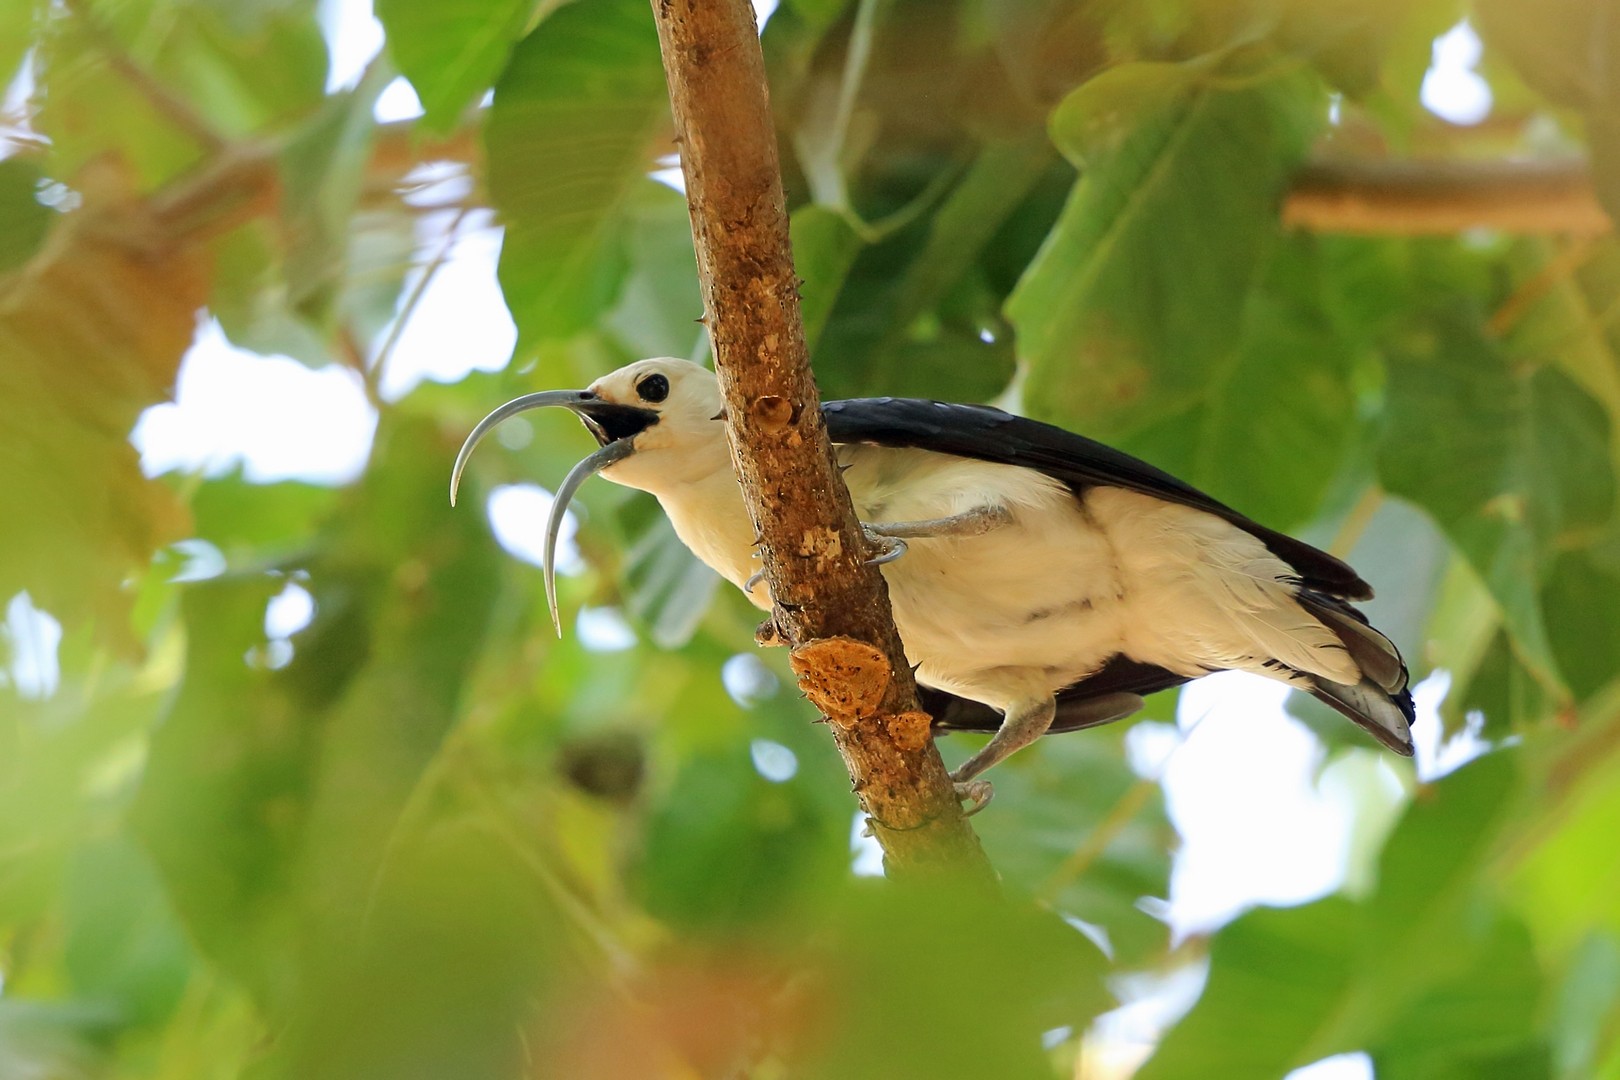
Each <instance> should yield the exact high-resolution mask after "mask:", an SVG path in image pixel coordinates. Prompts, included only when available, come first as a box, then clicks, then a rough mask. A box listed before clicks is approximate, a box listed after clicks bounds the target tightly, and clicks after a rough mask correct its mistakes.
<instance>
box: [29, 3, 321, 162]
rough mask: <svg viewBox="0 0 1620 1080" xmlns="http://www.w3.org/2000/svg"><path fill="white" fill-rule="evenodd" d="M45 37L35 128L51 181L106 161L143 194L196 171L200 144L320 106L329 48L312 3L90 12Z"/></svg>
mask: <svg viewBox="0 0 1620 1080" xmlns="http://www.w3.org/2000/svg"><path fill="white" fill-rule="evenodd" d="M84 9H85V10H83V11H80V12H79V13H78V17H76V18H71V19H54V20H52V21H51V28H52V29H51V32H50V33H49V34H47V35H46V37H45V48H44V50H43V53H42V60H43V64H42V67H43V70H44V73H45V75H46V77H47V79H48V86H49V92H48V93H46V94H43V95H42V98H43V102H44V104H43V106H42V108H41V110H40V116H39V126H40V129H41V131H43V132H44V133H46V134H48V135H49V136H50V138H51V165H50V171H51V173H52V174H53V175H55V176H57V177H59V178H61V179H64V180H67V181H69V182H74V181H75V180H76V177H77V175H78V173H79V170H80V169H82V168H84V167H85V165H87V164H88V163H89V162H91V161H93V160H94V159H96V158H98V157H101V156H103V155H106V154H108V153H109V152H111V153H116V154H118V155H119V156H120V157H121V158H122V159H123V160H125V161H127V162H129V163H130V164H132V165H134V166H135V168H136V170H137V174H138V175H139V177H140V179H141V183H142V186H143V187H145V188H151V187H155V186H157V185H158V184H160V183H162V182H163V181H165V180H169V179H172V178H174V177H175V176H177V175H178V174H179V173H180V172H181V171H183V170H184V169H186V168H187V167H189V166H192V165H194V164H196V163H197V161H198V160H199V158H200V157H201V155H202V152H203V151H205V150H207V149H208V148H209V147H208V146H207V145H206V144H204V143H203V142H201V141H199V140H200V139H202V138H203V133H207V134H208V137H210V138H213V137H218V138H230V137H241V136H248V135H254V134H258V133H260V132H261V131H262V130H263V129H264V128H265V127H266V126H267V125H270V124H272V123H274V122H278V121H284V120H287V119H289V118H292V117H296V116H299V115H301V114H303V113H304V112H306V111H308V110H311V109H313V108H315V107H316V106H317V105H318V104H319V103H320V101H321V97H322V91H323V88H324V86H323V84H324V81H325V76H326V46H325V43H324V42H323V40H322V37H321V33H320V29H319V27H318V26H317V25H316V23H315V18H314V5H313V4H312V3H304V2H298V3H287V4H280V3H277V4H269V5H253V4H246V5H229V6H226V5H214V4H210V3H201V2H198V3H187V2H184V0H176V2H162V3H160V2H156V0H139V2H132V3H118V2H109V0H87V3H86V4H85V5H84Z"/></svg>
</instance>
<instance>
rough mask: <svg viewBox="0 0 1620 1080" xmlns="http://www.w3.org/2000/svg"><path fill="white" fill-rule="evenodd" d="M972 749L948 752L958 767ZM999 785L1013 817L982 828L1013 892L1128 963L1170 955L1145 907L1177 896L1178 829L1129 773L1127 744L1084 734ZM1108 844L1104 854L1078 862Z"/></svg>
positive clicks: (999, 799) (1027, 759)
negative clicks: (1173, 863) (1096, 937)
mask: <svg viewBox="0 0 1620 1080" xmlns="http://www.w3.org/2000/svg"><path fill="white" fill-rule="evenodd" d="M967 741H968V740H967V739H966V738H964V737H954V738H951V739H949V740H945V741H943V742H942V743H941V749H942V750H943V751H944V752H945V753H946V755H947V759H948V760H950V761H953V762H954V761H956V760H958V759H959V758H961V757H963V756H965V754H966V750H967V747H966V745H965V744H966V743H967ZM995 785H996V805H997V806H998V807H1009V808H1011V809H1010V810H1007V811H1004V812H1003V813H1001V814H997V815H993V816H989V815H983V816H981V817H980V818H979V819H977V820H976V821H975V826H976V828H977V831H978V833H979V835H980V837H981V838H982V840H983V841H984V847H985V850H986V851H987V852H988V853H989V854H990V857H991V860H992V861H993V862H994V863H995V865H996V867H997V868H998V869H999V870H1000V871H1001V873H1002V874H1004V875H1005V876H1006V878H1007V881H1008V882H1009V883H1010V884H1011V885H1013V886H1015V887H1016V888H1018V889H1021V890H1025V891H1027V892H1029V893H1032V894H1036V895H1041V896H1042V897H1043V898H1045V899H1046V900H1048V902H1050V903H1051V904H1052V905H1053V906H1054V907H1056V908H1057V909H1058V910H1059V911H1061V912H1063V913H1064V914H1065V915H1071V916H1074V917H1076V918H1079V919H1083V920H1085V921H1086V922H1088V923H1090V924H1092V925H1094V926H1098V927H1101V928H1102V930H1103V932H1104V933H1105V934H1106V935H1107V938H1108V941H1109V946H1110V949H1111V952H1112V955H1113V956H1114V958H1115V959H1116V960H1117V961H1118V962H1120V963H1121V964H1126V965H1129V964H1132V963H1135V962H1138V961H1140V960H1142V959H1144V958H1146V957H1148V956H1151V955H1153V954H1154V953H1155V952H1156V951H1157V950H1159V949H1161V948H1162V947H1163V946H1164V943H1165V940H1166V936H1167V933H1168V931H1167V928H1166V927H1165V925H1164V923H1163V922H1162V921H1160V920H1159V919H1157V918H1155V917H1153V916H1152V915H1149V914H1148V913H1147V912H1146V911H1144V910H1143V908H1142V903H1143V901H1144V899H1148V898H1155V897H1165V896H1168V895H1169V893H1170V858H1169V848H1170V844H1171V840H1170V838H1171V836H1173V835H1174V830H1173V829H1172V828H1171V826H1170V822H1169V820H1168V819H1167V818H1166V817H1165V811H1164V797H1163V793H1162V792H1161V791H1160V790H1159V787H1158V785H1157V784H1154V783H1152V782H1150V781H1144V780H1141V779H1139V778H1138V777H1137V776H1136V774H1135V773H1133V772H1132V771H1131V769H1130V767H1129V766H1128V765H1127V764H1126V762H1125V755H1124V754H1123V753H1122V751H1121V745H1120V739H1118V738H1117V737H1116V738H1110V737H1108V733H1105V732H1084V733H1080V734H1075V735H1062V736H1055V737H1053V738H1049V739H1045V740H1042V742H1041V744H1040V746H1039V747H1038V748H1036V749H1034V750H1032V751H1031V752H1030V753H1029V754H1027V755H1025V756H1022V757H1020V758H1019V759H1018V760H1016V761H1014V762H1011V763H1009V765H1007V766H1006V767H1004V768H1001V769H998V770H996V773H995ZM1100 830H1101V831H1100ZM1102 837H1105V838H1106V839H1105V841H1104V842H1103V844H1102V846H1101V847H1100V848H1098V849H1097V850H1095V851H1094V852H1092V853H1091V854H1090V855H1089V856H1086V857H1084V858H1083V862H1082V863H1081V864H1075V863H1074V860H1075V859H1076V858H1077V856H1080V855H1081V854H1082V853H1084V852H1087V851H1089V850H1090V848H1091V845H1092V844H1093V843H1094V842H1095V841H1096V840H1098V839H1099V838H1102Z"/></svg>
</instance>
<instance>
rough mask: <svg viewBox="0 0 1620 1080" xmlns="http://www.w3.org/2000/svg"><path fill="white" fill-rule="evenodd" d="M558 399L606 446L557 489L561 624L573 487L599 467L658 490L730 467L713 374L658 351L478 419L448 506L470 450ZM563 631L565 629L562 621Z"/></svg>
mask: <svg viewBox="0 0 1620 1080" xmlns="http://www.w3.org/2000/svg"><path fill="white" fill-rule="evenodd" d="M551 405H558V406H561V407H563V408H566V409H572V410H573V411H574V413H575V415H577V416H578V417H579V418H580V420H581V421H582V422H583V423H584V424H585V427H586V429H587V430H588V431H589V432H590V433H591V434H592V435H594V436H596V441H597V442H598V443H600V444H601V449H600V450H597V451H596V453H594V454H591V455H590V456H589V457H587V458H586V459H585V460H583V461H581V462H580V463H579V464H578V465H575V466H574V467H573V468H572V469H571V470H569V472H568V475H567V477H565V478H564V479H563V482H562V484H561V485H560V486H559V487H558V488H557V497H556V499H554V500H553V501H552V504H551V520H550V521H548V522H547V523H546V548H545V568H544V569H545V579H546V599H547V600H548V601H549V602H550V604H551V618H552V622H553V623H554V624H556V623H557V588H556V580H555V576H554V573H553V566H554V558H553V556H554V554H555V551H556V546H557V533H558V531H559V530H560V529H561V528H562V519H563V512H564V511H565V510H567V509H568V503H569V501H570V500H571V499H572V498H573V497H574V492H576V491H578V490H579V486H580V485H581V484H583V483H584V482H585V481H586V479H588V478H589V477H591V476H592V475H594V474H596V473H601V474H602V475H603V476H605V477H607V478H608V479H609V480H612V481H613V482H614V483H617V484H623V485H625V486H626V487H633V488H640V489H641V490H643V491H650V492H652V493H653V494H655V495H657V494H660V493H663V492H670V491H674V490H675V489H677V488H679V487H681V486H683V485H687V484H694V483H697V482H699V481H701V480H705V479H707V478H709V477H710V476H713V475H714V474H715V473H716V472H718V471H720V470H726V471H728V472H729V470H730V468H731V462H730V458H729V456H728V452H727V449H726V433H725V427H724V425H723V424H722V422H721V417H720V409H721V399H720V386H719V383H717V382H716V381H715V377H714V372H712V371H710V370H709V369H708V368H705V367H700V366H699V365H697V364H693V363H690V362H688V361H686V360H676V359H674V358H673V357H668V356H661V357H657V358H655V359H652V360H637V361H636V362H635V363H633V364H628V365H626V366H625V367H622V368H620V369H619V370H618V371H613V372H609V373H608V374H606V375H604V376H602V377H601V378H600V379H597V380H596V381H595V382H593V383H592V384H591V385H590V386H588V387H586V388H585V389H584V390H543V391H541V392H540V393H537V394H525V395H524V396H522V397H520V398H515V399H513V400H512V401H508V402H507V403H506V404H505V405H502V406H501V407H500V408H498V409H496V410H495V411H494V412H492V413H490V414H489V415H488V416H486V417H484V418H483V419H482V420H480V421H479V422H478V425H477V426H476V427H474V428H473V429H472V433H471V434H470V435H468V436H467V441H466V442H464V443H462V445H461V452H460V453H459V454H457V455H456V464H455V467H454V468H453V469H452V471H451V473H450V504H451V505H452V506H454V505H455V502H456V489H457V487H458V485H459V484H460V482H461V471H462V469H464V468H465V467H466V465H467V459H468V458H469V457H471V456H472V452H473V448H474V447H476V446H477V445H478V442H479V440H480V439H482V438H483V437H484V436H485V435H486V434H487V433H488V432H490V431H491V430H492V429H493V428H495V426H496V425H498V424H499V423H500V422H501V421H503V420H505V419H506V418H507V417H510V416H515V415H517V414H518V413H520V412H527V411H528V410H530V409H539V408H544V407H546V406H551ZM557 632H558V634H561V633H562V627H561V625H560V624H557Z"/></svg>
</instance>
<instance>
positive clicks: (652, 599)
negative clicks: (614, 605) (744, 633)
mask: <svg viewBox="0 0 1620 1080" xmlns="http://www.w3.org/2000/svg"><path fill="white" fill-rule="evenodd" d="M624 583H625V589H626V596H625V606H626V607H627V608H628V610H629V612H630V614H631V615H632V616H634V617H635V618H636V620H637V621H639V622H641V623H643V624H644V625H646V626H647V628H648V630H649V632H650V633H651V634H652V639H653V642H654V643H655V644H656V645H658V647H659V648H663V649H676V648H679V647H680V646H682V645H684V644H686V642H687V641H689V640H690V639H691V637H692V635H693V634H694V633H696V631H697V628H698V624H699V623H700V622H701V621H702V619H703V615H704V612H706V611H707V610H708V608H709V604H710V603H711V602H712V601H713V599H714V594H715V590H716V589H718V588H719V587H720V575H718V574H716V573H715V572H714V571H713V570H710V569H709V568H708V567H707V566H704V565H703V564H702V563H701V562H699V561H698V558H697V556H696V555H693V554H692V553H691V552H690V551H689V550H687V548H686V545H684V544H682V543H681V541H680V538H679V537H677V536H676V535H675V527H674V526H673V525H671V524H670V523H669V519H668V518H666V517H665V516H664V515H663V514H662V513H657V514H654V515H653V516H652V517H651V519H650V520H649V521H648V522H647V524H646V529H645V531H643V532H641V533H640V535H639V536H636V537H635V540H634V543H633V544H632V545H631V547H630V550H629V552H628V553H627V554H626V556H625V568H624Z"/></svg>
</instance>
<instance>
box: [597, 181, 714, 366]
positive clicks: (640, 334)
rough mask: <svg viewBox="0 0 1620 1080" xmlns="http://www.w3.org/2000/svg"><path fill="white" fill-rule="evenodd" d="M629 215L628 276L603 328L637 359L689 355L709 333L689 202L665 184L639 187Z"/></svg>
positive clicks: (628, 207) (629, 202)
mask: <svg viewBox="0 0 1620 1080" xmlns="http://www.w3.org/2000/svg"><path fill="white" fill-rule="evenodd" d="M624 216H625V222H626V228H627V235H626V237H625V254H626V256H627V257H628V259H629V272H628V273H627V274H626V275H625V279H624V287H623V289H622V291H621V292H620V294H619V300H618V303H617V304H615V305H614V307H613V310H612V311H610V312H608V313H607V315H606V316H605V318H603V320H602V323H603V325H604V326H605V327H606V328H607V329H609V330H611V331H612V332H613V334H614V336H615V337H617V338H618V339H619V340H620V341H621V342H623V343H624V345H625V347H626V348H627V349H628V350H629V352H630V354H631V355H632V356H636V357H643V356H690V355H692V354H693V348H694V345H695V344H696V343H698V342H699V341H700V340H702V338H703V336H704V333H705V331H704V329H703V327H702V325H701V324H700V323H699V322H698V319H699V318H701V317H702V315H703V297H702V295H701V294H700V293H699V291H698V269H697V256H696V254H695V253H694V252H693V250H692V222H691V218H690V217H689V216H688V215H687V212H686V199H685V198H684V197H683V196H682V195H681V194H680V193H679V192H676V191H672V190H670V189H669V188H667V187H665V186H664V185H663V184H643V185H638V186H637V187H636V189H635V190H634V191H633V192H631V194H630V196H629V198H628V199H627V200H626V204H625V207H624Z"/></svg>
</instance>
